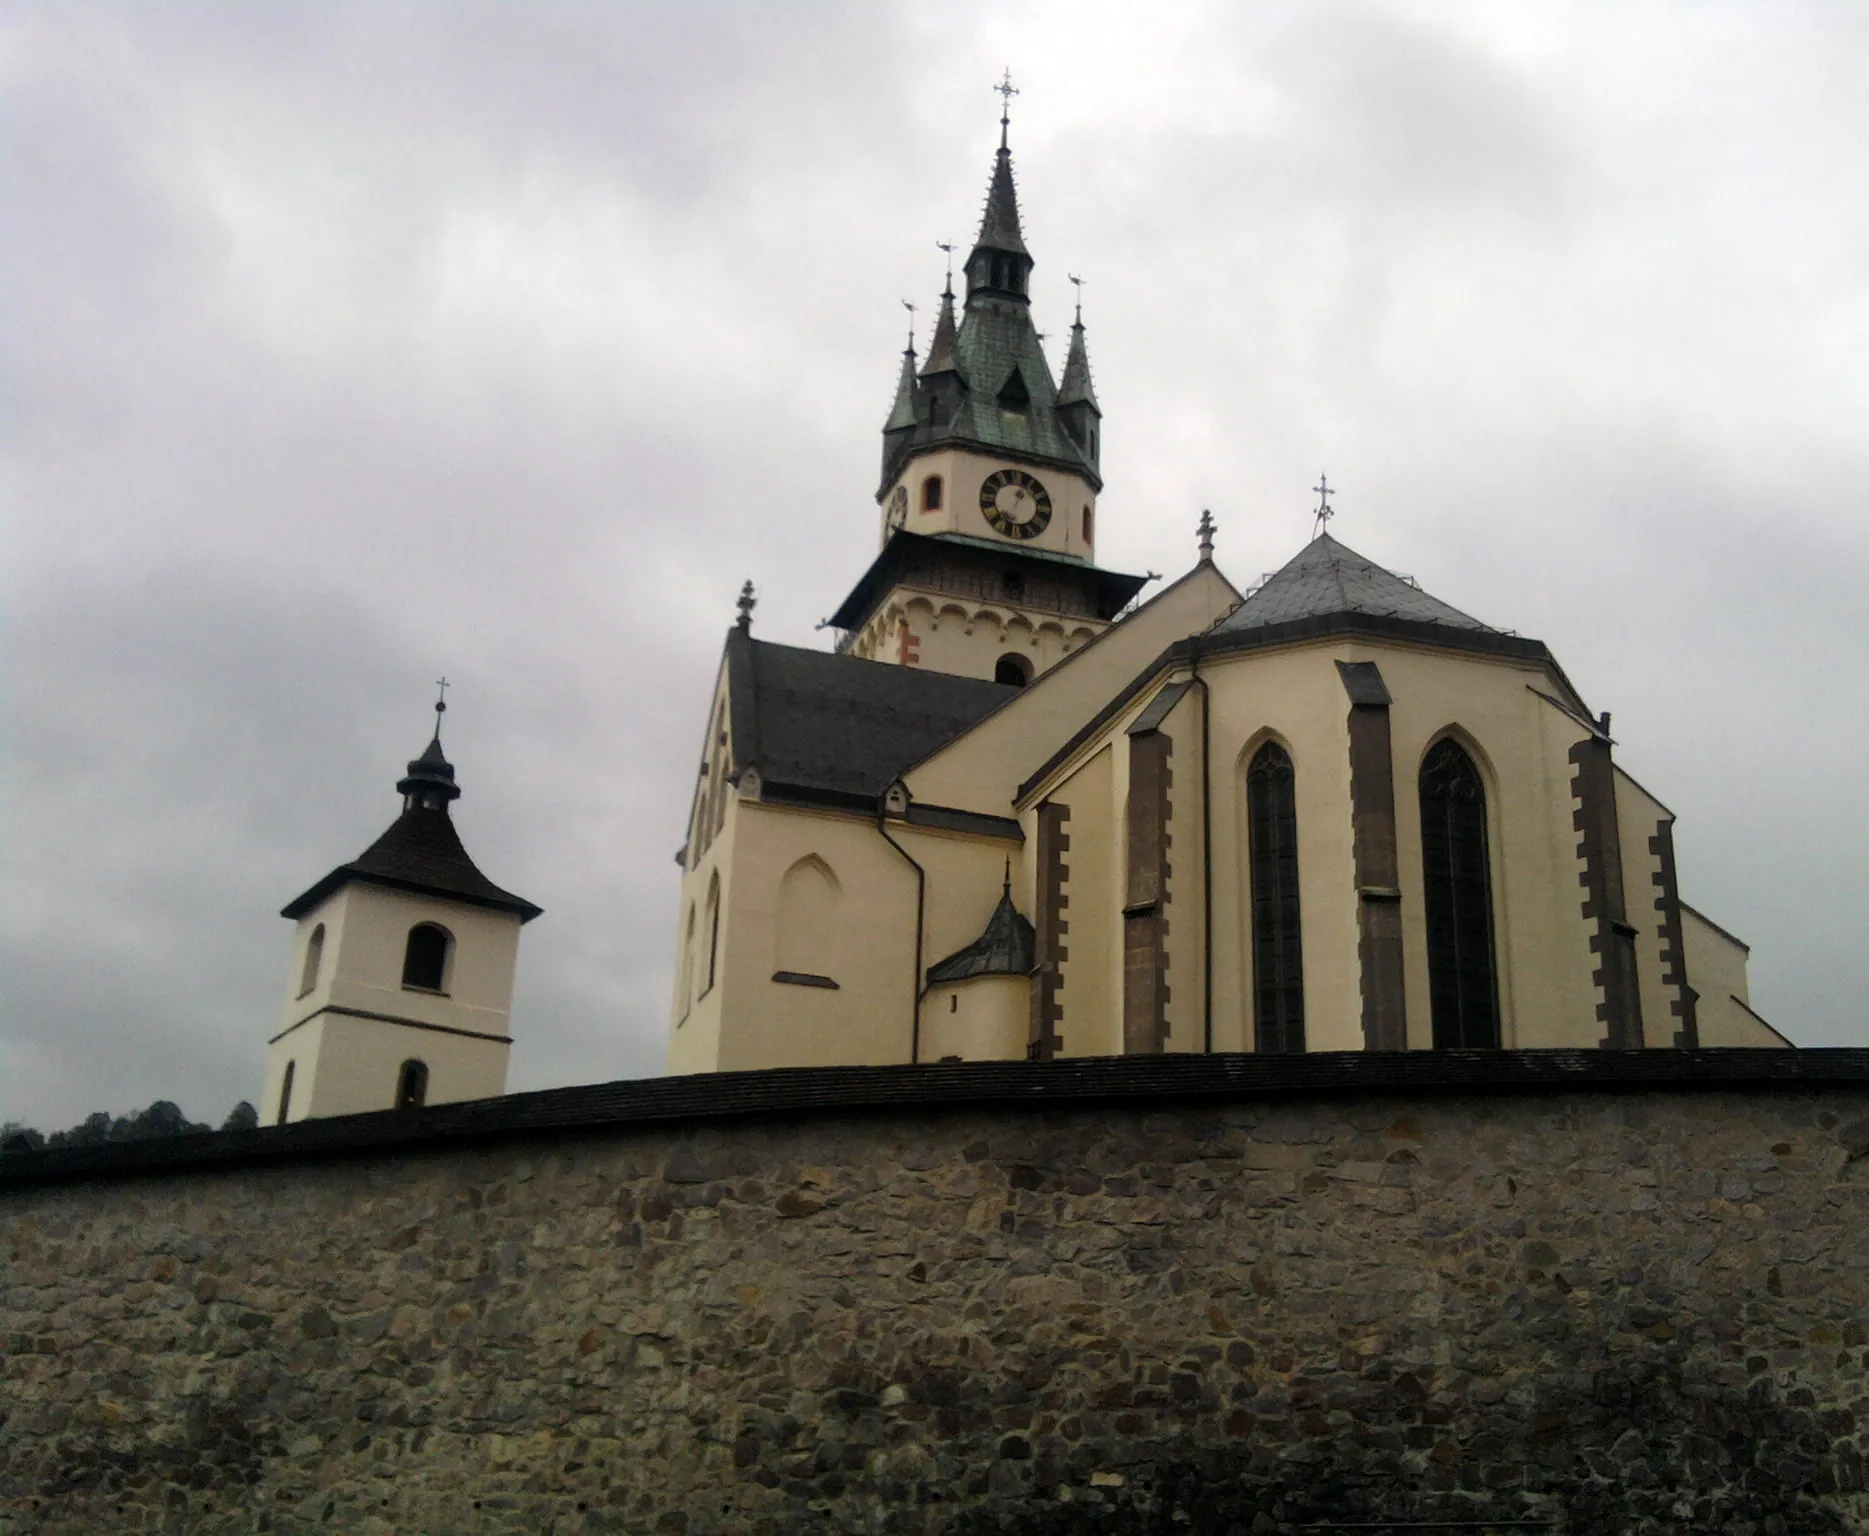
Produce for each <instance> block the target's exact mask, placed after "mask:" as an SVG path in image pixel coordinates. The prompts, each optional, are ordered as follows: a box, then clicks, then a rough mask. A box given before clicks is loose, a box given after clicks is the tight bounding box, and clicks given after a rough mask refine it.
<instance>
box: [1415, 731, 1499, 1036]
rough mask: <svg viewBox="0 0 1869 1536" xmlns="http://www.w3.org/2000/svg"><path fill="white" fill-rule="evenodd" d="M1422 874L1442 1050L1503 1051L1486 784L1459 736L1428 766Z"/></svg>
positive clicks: (1431, 988)
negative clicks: (1495, 967) (1497, 1048)
mask: <svg viewBox="0 0 1869 1536" xmlns="http://www.w3.org/2000/svg"><path fill="white" fill-rule="evenodd" d="M1421 870H1422V880H1423V883H1424V885H1425V886H1426V890H1425V892H1424V896H1425V901H1424V902H1423V910H1424V912H1425V914H1426V917H1427V924H1428V1000H1429V1004H1430V1010H1431V1012H1432V1014H1433V1019H1434V1044H1435V1047H1436V1049H1439V1050H1484V1049H1487V1048H1489V1047H1493V1046H1497V1045H1498V1044H1499V980H1498V975H1497V973H1496V972H1495V970H1494V964H1493V886H1492V868H1491V854H1490V851H1489V850H1488V848H1487V845H1486V786H1485V784H1484V783H1483V782H1482V780H1481V778H1480V773H1479V769H1478V768H1477V767H1475V766H1474V762H1473V759H1472V758H1471V757H1469V756H1468V755H1467V753H1466V752H1465V751H1464V750H1463V749H1462V747H1461V745H1460V743H1459V742H1457V741H1454V740H1453V739H1452V738H1451V737H1449V738H1444V739H1442V740H1441V741H1439V742H1436V743H1435V745H1434V746H1433V748H1432V749H1430V751H1429V752H1428V756H1427V759H1426V761H1424V762H1423V763H1422V765H1421Z"/></svg>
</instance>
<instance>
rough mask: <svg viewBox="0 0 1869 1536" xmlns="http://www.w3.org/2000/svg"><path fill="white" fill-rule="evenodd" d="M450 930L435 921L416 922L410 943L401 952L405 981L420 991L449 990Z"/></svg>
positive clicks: (411, 931) (410, 934) (406, 985)
mask: <svg viewBox="0 0 1869 1536" xmlns="http://www.w3.org/2000/svg"><path fill="white" fill-rule="evenodd" d="M450 945H451V941H450V939H449V938H448V930H447V929H446V928H442V927H440V926H438V925H437V924H434V923H417V924H416V925H415V927H413V928H411V929H410V930H409V943H408V947H407V948H406V949H404V950H403V952H402V984H403V985H404V986H405V987H413V988H414V989H415V990H417V991H418V992H441V991H445V990H446V986H445V984H446V982H447V979H448V950H449V948H450Z"/></svg>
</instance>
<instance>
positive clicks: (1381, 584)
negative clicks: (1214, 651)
mask: <svg viewBox="0 0 1869 1536" xmlns="http://www.w3.org/2000/svg"><path fill="white" fill-rule="evenodd" d="M1338 614H1366V615H1369V616H1372V617H1376V618H1387V619H1406V620H1409V621H1411V622H1413V623H1417V624H1432V625H1437V626H1439V627H1441V628H1444V629H1460V630H1466V631H1469V632H1478V633H1483V634H1498V633H1500V631H1498V630H1496V629H1494V628H1493V627H1492V626H1491V625H1490V624H1482V623H1481V622H1480V621H1479V620H1478V619H1476V618H1473V617H1471V616H1470V615H1468V614H1464V613H1462V612H1461V611H1460V610H1459V609H1458V608H1455V607H1453V606H1451V605H1450V604H1448V603H1444V602H1442V601H1441V600H1440V599H1439V598H1438V597H1430V596H1429V595H1428V594H1427V593H1426V592H1423V591H1422V590H1421V589H1420V588H1419V587H1417V586H1414V585H1413V584H1412V583H1410V582H1408V581H1405V580H1403V578H1402V577H1400V576H1397V575H1396V574H1395V573H1394V572H1393V571H1389V570H1385V569H1383V567H1381V566H1379V565H1377V564H1376V563H1375V562H1374V561H1372V560H1367V559H1365V558H1364V557H1363V556H1361V555H1359V554H1358V553H1357V552H1356V551H1355V550H1353V549H1351V548H1350V547H1349V546H1348V545H1346V544H1340V543H1338V542H1337V540H1335V539H1333V538H1332V537H1331V536H1330V535H1329V534H1328V533H1324V534H1319V535H1318V536H1317V537H1316V538H1315V539H1313V540H1312V541H1311V542H1310V543H1309V544H1307V545H1305V547H1304V548H1303V549H1301V550H1299V551H1298V553H1297V554H1296V555H1295V556H1293V557H1292V559H1290V560H1288V561H1287V562H1286V563H1285V565H1284V566H1283V568H1281V569H1280V570H1278V571H1277V572H1275V573H1274V574H1273V575H1272V576H1270V577H1269V578H1268V579H1267V580H1266V583H1265V585H1264V586H1262V587H1260V588H1259V590H1258V591H1257V592H1254V593H1253V594H1252V595H1251V596H1250V597H1248V598H1247V599H1246V601H1245V602H1243V603H1241V604H1240V605H1239V607H1237V608H1235V609H1234V610H1233V612H1232V613H1230V614H1228V615H1227V617H1226V618H1224V619H1222V620H1221V621H1220V622H1219V623H1218V624H1216V625H1215V626H1214V628H1213V633H1214V634H1216V635H1226V634H1239V633H1241V632H1242V631H1247V630H1254V629H1265V628H1268V627H1269V626H1271V625H1274V624H1289V623H1291V622H1293V621H1295V620H1299V619H1319V618H1328V617H1332V616H1335V615H1338Z"/></svg>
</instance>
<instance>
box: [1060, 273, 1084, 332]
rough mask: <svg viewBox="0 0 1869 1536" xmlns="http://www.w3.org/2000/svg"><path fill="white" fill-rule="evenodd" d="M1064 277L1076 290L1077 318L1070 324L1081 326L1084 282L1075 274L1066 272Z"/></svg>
mask: <svg viewBox="0 0 1869 1536" xmlns="http://www.w3.org/2000/svg"><path fill="white" fill-rule="evenodd" d="M1064 275H1065V276H1066V277H1067V278H1069V279H1070V280H1071V286H1072V287H1073V288H1075V289H1076V290H1077V317H1076V318H1075V319H1074V320H1072V322H1071V324H1073V325H1082V324H1083V323H1084V280H1083V279H1082V278H1081V277H1079V276H1078V275H1077V274H1076V273H1075V272H1067V273H1065V274H1064Z"/></svg>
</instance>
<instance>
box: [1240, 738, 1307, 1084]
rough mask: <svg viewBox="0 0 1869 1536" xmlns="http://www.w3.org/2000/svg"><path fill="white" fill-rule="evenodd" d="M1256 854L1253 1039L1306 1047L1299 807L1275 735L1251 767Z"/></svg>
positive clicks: (1262, 1045) (1249, 808)
mask: <svg viewBox="0 0 1869 1536" xmlns="http://www.w3.org/2000/svg"><path fill="white" fill-rule="evenodd" d="M1246 813H1247V815H1246V819H1247V829H1248V837H1249V841H1250V846H1251V858H1252V974H1253V1041H1254V1046H1255V1048H1256V1049H1258V1050H1260V1051H1302V1050H1303V1049H1304V952H1303V951H1304V946H1303V943H1302V941H1301V938H1300V934H1299V928H1298V805H1297V794H1296V776H1295V775H1294V774H1293V772H1292V766H1291V756H1290V754H1289V753H1287V752H1286V751H1285V749H1284V748H1283V747H1281V746H1280V745H1279V744H1278V743H1277V742H1275V741H1268V742H1267V743H1266V744H1265V745H1264V746H1263V747H1261V748H1260V749H1259V750H1258V751H1257V752H1255V753H1254V754H1253V760H1252V766H1251V767H1249V768H1248V769H1247V770H1246Z"/></svg>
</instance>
